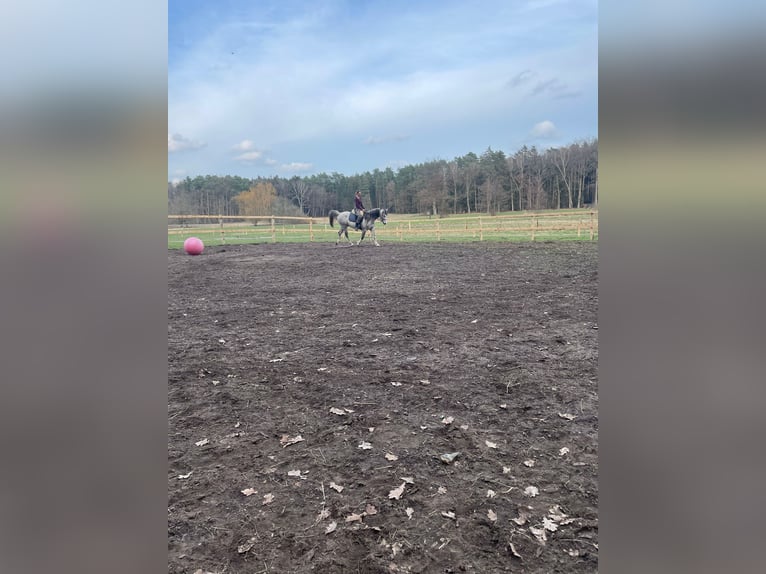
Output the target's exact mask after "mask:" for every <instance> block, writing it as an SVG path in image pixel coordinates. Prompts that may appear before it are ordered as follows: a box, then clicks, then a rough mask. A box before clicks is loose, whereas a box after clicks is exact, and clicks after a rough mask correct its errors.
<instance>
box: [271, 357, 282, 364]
mask: <svg viewBox="0 0 766 574" xmlns="http://www.w3.org/2000/svg"><path fill="white" fill-rule="evenodd" d="M282 361H284V359H283V358H281V357H280V358H279V359H271V360H269V363H281V362H282Z"/></svg>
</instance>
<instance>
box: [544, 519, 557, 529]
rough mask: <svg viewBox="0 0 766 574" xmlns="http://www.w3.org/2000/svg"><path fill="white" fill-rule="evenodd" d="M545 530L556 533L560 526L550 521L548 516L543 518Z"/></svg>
mask: <svg viewBox="0 0 766 574" xmlns="http://www.w3.org/2000/svg"><path fill="white" fill-rule="evenodd" d="M543 528H544V529H545V530H550V531H551V532H556V530H558V528H559V525H558V524H556V523H555V522H553V520H551V519H549V518H548V517H547V516H545V517H543Z"/></svg>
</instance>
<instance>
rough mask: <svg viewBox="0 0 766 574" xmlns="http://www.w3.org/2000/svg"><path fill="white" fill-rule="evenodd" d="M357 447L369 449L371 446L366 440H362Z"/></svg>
mask: <svg viewBox="0 0 766 574" xmlns="http://www.w3.org/2000/svg"><path fill="white" fill-rule="evenodd" d="M359 448H361V449H362V450H370V449H371V448H372V445H371V444H370V443H368V442H365V441H362V442H360V443H359Z"/></svg>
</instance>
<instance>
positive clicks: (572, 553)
mask: <svg viewBox="0 0 766 574" xmlns="http://www.w3.org/2000/svg"><path fill="white" fill-rule="evenodd" d="M567 554H569V555H570V556H571V557H572V558H576V557H578V556H579V555H580V551H579V550H577V549H574V548H570V549H569V550H567Z"/></svg>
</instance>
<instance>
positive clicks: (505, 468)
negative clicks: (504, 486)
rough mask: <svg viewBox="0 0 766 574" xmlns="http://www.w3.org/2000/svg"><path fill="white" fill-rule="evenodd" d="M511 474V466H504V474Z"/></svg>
mask: <svg viewBox="0 0 766 574" xmlns="http://www.w3.org/2000/svg"><path fill="white" fill-rule="evenodd" d="M510 473H511V467H510V466H504V467H503V474H510Z"/></svg>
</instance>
